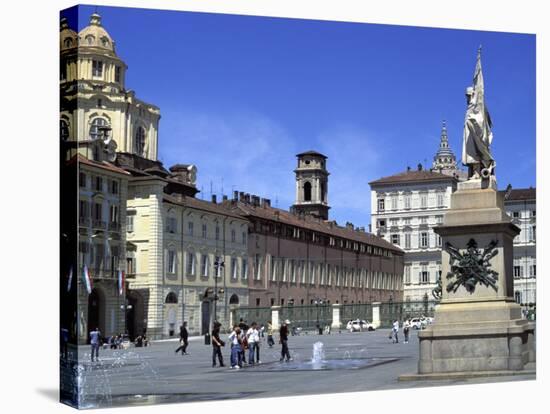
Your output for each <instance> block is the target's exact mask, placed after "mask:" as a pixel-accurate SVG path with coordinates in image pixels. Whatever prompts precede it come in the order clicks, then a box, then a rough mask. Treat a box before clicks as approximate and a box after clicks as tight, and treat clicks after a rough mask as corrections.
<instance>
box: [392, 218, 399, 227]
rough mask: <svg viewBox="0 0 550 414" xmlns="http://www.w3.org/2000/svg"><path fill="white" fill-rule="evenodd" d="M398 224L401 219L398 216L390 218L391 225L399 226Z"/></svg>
mask: <svg viewBox="0 0 550 414" xmlns="http://www.w3.org/2000/svg"><path fill="white" fill-rule="evenodd" d="M398 224H399V219H397V218H392V219H390V225H391V226H397V225H398Z"/></svg>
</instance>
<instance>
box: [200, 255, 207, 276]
mask: <svg viewBox="0 0 550 414" xmlns="http://www.w3.org/2000/svg"><path fill="white" fill-rule="evenodd" d="M201 276H203V277H208V255H207V254H202V255H201Z"/></svg>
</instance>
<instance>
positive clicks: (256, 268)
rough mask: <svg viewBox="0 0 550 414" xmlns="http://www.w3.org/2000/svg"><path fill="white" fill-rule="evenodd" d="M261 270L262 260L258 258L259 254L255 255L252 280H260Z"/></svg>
mask: <svg viewBox="0 0 550 414" xmlns="http://www.w3.org/2000/svg"><path fill="white" fill-rule="evenodd" d="M261 269H262V258H261V257H260V255H259V254H256V255H255V256H254V279H255V280H260V279H261V277H262V274H261Z"/></svg>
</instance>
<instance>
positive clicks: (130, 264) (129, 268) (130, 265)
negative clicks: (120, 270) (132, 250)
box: [126, 257, 136, 275]
mask: <svg viewBox="0 0 550 414" xmlns="http://www.w3.org/2000/svg"><path fill="white" fill-rule="evenodd" d="M126 272H127V273H128V274H130V275H132V274H134V273H136V258H135V257H126Z"/></svg>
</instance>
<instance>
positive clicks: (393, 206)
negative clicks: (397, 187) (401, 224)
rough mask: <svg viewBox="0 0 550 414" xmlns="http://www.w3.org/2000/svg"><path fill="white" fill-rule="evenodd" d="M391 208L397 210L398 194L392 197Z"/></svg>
mask: <svg viewBox="0 0 550 414" xmlns="http://www.w3.org/2000/svg"><path fill="white" fill-rule="evenodd" d="M391 209H392V210H397V196H392V198H391Z"/></svg>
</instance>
